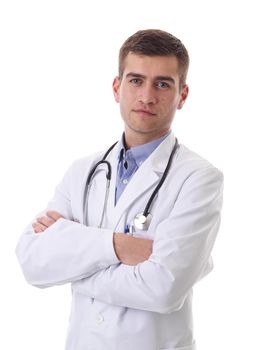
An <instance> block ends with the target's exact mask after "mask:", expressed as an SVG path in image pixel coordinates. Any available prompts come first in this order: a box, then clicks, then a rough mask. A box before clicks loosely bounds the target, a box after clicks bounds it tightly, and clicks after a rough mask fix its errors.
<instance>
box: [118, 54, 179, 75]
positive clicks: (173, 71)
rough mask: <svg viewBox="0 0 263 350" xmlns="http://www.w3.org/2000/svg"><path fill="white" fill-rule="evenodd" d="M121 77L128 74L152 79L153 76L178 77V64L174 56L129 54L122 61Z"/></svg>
mask: <svg viewBox="0 0 263 350" xmlns="http://www.w3.org/2000/svg"><path fill="white" fill-rule="evenodd" d="M123 68H124V70H123V75H124V76H126V75H127V74H129V73H130V72H133V73H137V74H141V75H145V76H146V77H149V78H153V77H155V76H171V77H174V78H176V77H178V76H179V64H178V60H177V58H176V57H175V56H146V55H138V54H135V53H132V52H130V53H129V54H128V55H127V56H126V58H125V60H124V67H123Z"/></svg>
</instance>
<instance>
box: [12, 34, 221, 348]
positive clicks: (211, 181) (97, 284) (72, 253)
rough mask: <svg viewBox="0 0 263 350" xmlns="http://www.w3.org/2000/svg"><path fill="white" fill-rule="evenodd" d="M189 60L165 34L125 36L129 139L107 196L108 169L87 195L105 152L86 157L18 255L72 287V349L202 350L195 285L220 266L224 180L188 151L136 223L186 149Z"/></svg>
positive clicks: (116, 160)
mask: <svg viewBox="0 0 263 350" xmlns="http://www.w3.org/2000/svg"><path fill="white" fill-rule="evenodd" d="M188 64H189V58H188V53H187V50H186V49H185V47H184V45H183V44H182V43H181V41H180V40H178V39H177V38H175V37H174V36H172V35H171V34H169V33H166V32H164V31H160V30H143V31H139V32H137V33H135V34H134V35H132V36H131V37H130V38H128V39H127V40H126V42H125V43H124V44H123V46H122V48H121V50H120V62H119V76H118V77H116V78H115V79H114V82H113V92H114V96H115V100H116V102H118V103H119V104H120V112H121V116H122V118H123V121H124V134H123V137H122V139H121V140H120V141H119V142H118V143H117V144H116V145H115V146H114V148H113V149H112V150H111V151H110V152H109V154H108V155H107V158H106V159H107V161H108V162H109V163H110V165H111V170H112V174H111V182H110V187H109V193H108V196H106V173H107V167H106V165H105V164H101V165H100V166H98V168H97V169H96V171H95V172H94V174H93V176H92V178H91V183H90V186H89V190H88V191H87V190H86V183H87V178H88V175H89V174H90V171H91V169H92V168H93V167H94V165H95V164H96V163H97V162H98V161H100V160H101V159H102V157H103V154H104V153H105V152H101V153H98V154H95V155H93V156H90V157H87V158H85V159H81V160H78V161H76V162H75V163H74V164H73V165H72V166H71V167H70V169H69V170H68V171H67V172H66V174H65V176H64V177H63V179H62V181H61V183H60V184H59V185H58V186H57V188H56V191H55V194H54V197H53V199H52V200H51V201H50V203H49V204H48V206H47V208H46V209H45V210H44V211H43V213H41V214H40V215H38V216H37V217H36V218H35V219H34V220H33V221H32V222H31V223H30V224H29V226H28V227H27V228H26V229H25V231H24V233H23V234H22V236H21V238H20V239H19V242H18V244H17V248H16V253H17V257H18V260H19V263H20V265H21V267H22V270H23V273H24V275H25V278H26V280H27V281H28V282H29V283H30V284H32V285H34V286H37V287H40V288H45V287H51V286H54V285H59V284H64V283H71V286H72V311H71V315H70V323H69V329H68V336H67V342H66V349H67V350H159V349H163V350H164V349H166V350H168V349H169V350H172V349H176V350H194V349H196V345H195V340H194V335H193V322H192V288H193V286H194V284H195V283H196V282H197V281H198V280H200V279H201V278H202V277H203V276H205V275H206V274H207V273H208V272H209V271H210V270H211V268H212V260H211V256H210V254H211V250H212V247H213V245H214V241H215V238H216V235H217V232H218V229H219V224H220V211H221V206H222V188H223V175H222V173H221V172H220V171H219V170H218V169H217V168H215V167H214V166H213V165H212V164H211V163H209V162H208V161H207V160H205V159H203V158H202V157H200V156H199V155H197V154H196V153H194V152H192V151H191V150H189V149H188V148H187V147H185V146H184V145H183V144H178V146H177V148H176V152H175V154H174V156H173V157H172V161H171V164H170V168H169V170H168V173H167V175H166V178H165V180H164V183H163V185H162V187H161V188H160V189H159V191H158V193H157V195H156V196H155V198H154V200H153V201H152V204H151V206H150V210H149V211H150V214H151V217H152V219H151V221H150V225H149V227H143V229H137V228H135V227H134V217H135V216H136V215H137V214H138V213H140V212H143V211H144V208H145V206H146V203H147V202H148V200H149V197H150V196H151V194H152V193H153V191H154V189H155V188H156V186H157V185H158V183H159V182H160V179H161V178H162V176H163V173H164V170H165V168H166V166H167V162H168V159H169V157H170V155H171V152H172V150H173V148H174V145H175V141H176V138H175V136H174V134H173V133H172V131H171V124H172V121H173V118H174V114H175V112H176V110H177V109H181V108H182V106H183V104H184V102H185V100H186V98H187V95H188V86H187V85H186V75H187V69H188ZM138 154H139V155H140V157H141V158H140V157H138ZM139 158H140V161H139V160H138V159H139ZM130 167H131V168H132V172H130V173H129V169H130ZM123 176H124V177H125V176H126V177H127V178H125V179H123ZM124 180H125V181H124ZM87 192H88V193H87ZM87 195H88V197H87V198H84V197H86V196H87ZM105 201H106V203H105ZM104 204H105V207H104ZM85 206H86V214H85V216H86V217H85V218H84V211H85V210H84V207H85ZM103 208H104V210H103ZM84 223H85V224H84ZM100 223H101V225H99V224H100ZM98 225H99V227H98ZM127 227H128V230H127ZM127 231H129V232H127ZM29 332H30V331H29ZM28 336H30V333H28Z"/></svg>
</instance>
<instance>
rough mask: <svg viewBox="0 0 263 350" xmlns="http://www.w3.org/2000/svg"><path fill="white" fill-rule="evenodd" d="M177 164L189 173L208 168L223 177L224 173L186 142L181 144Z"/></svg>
mask: <svg viewBox="0 0 263 350" xmlns="http://www.w3.org/2000/svg"><path fill="white" fill-rule="evenodd" d="M175 166H177V167H179V168H182V169H183V170H184V171H187V172H189V174H191V173H195V172H199V171H205V170H207V171H213V172H214V173H217V174H218V175H219V176H222V177H223V173H222V171H221V170H220V169H218V168H217V167H216V166H215V165H213V164H212V163H211V162H210V161H208V160H207V159H205V158H204V157H202V156H201V155H199V154H197V153H196V152H194V151H192V150H190V149H189V148H188V147H186V146H185V145H184V144H180V145H179V148H178V151H177V157H176V165H175Z"/></svg>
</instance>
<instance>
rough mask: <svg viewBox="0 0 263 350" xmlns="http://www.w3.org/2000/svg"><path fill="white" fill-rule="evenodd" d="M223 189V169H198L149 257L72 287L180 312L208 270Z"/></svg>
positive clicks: (131, 303)
mask: <svg viewBox="0 0 263 350" xmlns="http://www.w3.org/2000/svg"><path fill="white" fill-rule="evenodd" d="M222 190H223V175H222V173H221V172H220V171H219V170H217V169H215V168H206V169H202V170H198V171H196V172H195V173H194V174H192V175H191V176H190V177H189V178H188V179H187V180H186V181H185V183H184V185H183V187H182V189H181V191H180V194H179V197H178V198H177V200H176V202H175V205H174V207H173V210H172V211H171V213H170V215H169V216H168V217H167V218H166V219H165V220H163V221H162V222H160V223H159V225H158V226H157V229H156V232H155V240H154V245H153V252H152V255H151V256H150V258H149V260H147V261H145V262H143V263H140V264H138V265H136V266H127V265H124V264H118V265H112V266H109V267H107V268H106V269H103V270H101V271H99V272H97V273H95V274H94V275H92V276H90V277H88V278H84V279H82V280H79V281H77V282H75V283H73V288H74V289H75V290H77V291H79V292H82V293H85V294H86V295H88V296H90V297H93V298H96V299H98V300H101V301H103V302H106V303H109V304H114V305H119V306H124V307H129V308H135V309H141V310H147V311H154V312H158V313H170V312H173V311H175V310H179V309H180V308H181V307H182V305H183V303H184V301H185V298H186V297H187V295H188V294H189V292H190V291H191V289H192V287H193V285H194V284H195V283H196V282H197V281H198V280H199V279H201V278H202V277H203V276H204V275H206V274H207V272H209V268H208V266H209V259H210V253H211V250H212V247H213V245H214V241H215V238H216V235H217V232H218V229H219V224H220V211H221V206H222Z"/></svg>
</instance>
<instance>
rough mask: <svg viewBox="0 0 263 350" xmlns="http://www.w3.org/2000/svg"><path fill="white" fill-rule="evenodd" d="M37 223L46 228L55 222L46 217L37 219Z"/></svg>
mask: <svg viewBox="0 0 263 350" xmlns="http://www.w3.org/2000/svg"><path fill="white" fill-rule="evenodd" d="M37 222H38V223H40V224H42V225H44V226H45V227H46V228H47V227H49V226H51V225H53V224H54V223H55V220H53V219H51V218H49V217H47V216H41V217H40V218H37Z"/></svg>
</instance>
